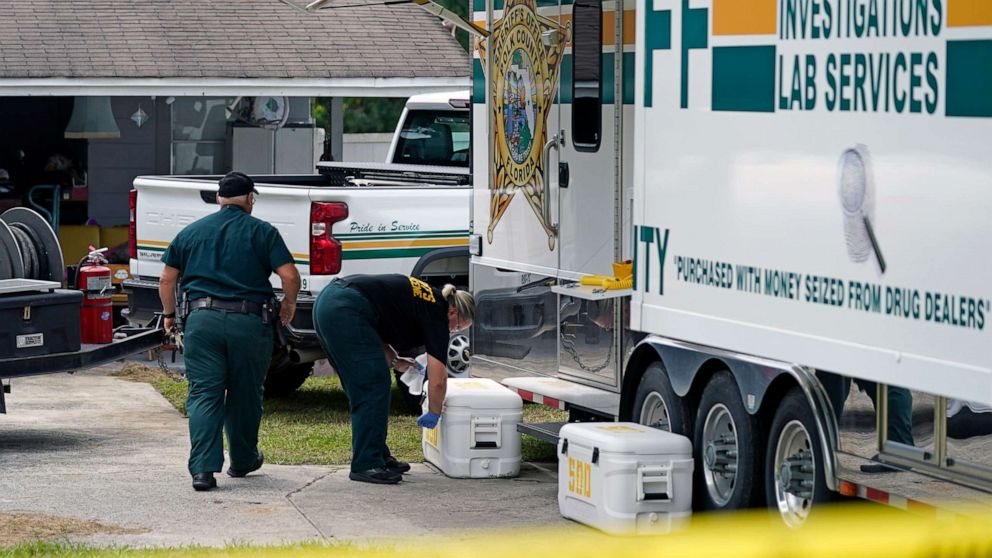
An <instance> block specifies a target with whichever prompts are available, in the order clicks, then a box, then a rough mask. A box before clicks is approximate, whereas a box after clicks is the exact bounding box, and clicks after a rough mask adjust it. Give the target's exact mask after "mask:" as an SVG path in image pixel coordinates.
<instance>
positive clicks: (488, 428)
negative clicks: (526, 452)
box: [422, 378, 523, 478]
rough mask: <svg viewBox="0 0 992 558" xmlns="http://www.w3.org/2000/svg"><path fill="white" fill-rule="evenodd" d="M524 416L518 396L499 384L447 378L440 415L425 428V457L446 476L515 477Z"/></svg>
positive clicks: (475, 379) (517, 471) (425, 407)
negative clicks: (435, 424)
mask: <svg viewBox="0 0 992 558" xmlns="http://www.w3.org/2000/svg"><path fill="white" fill-rule="evenodd" d="M424 410H425V411H426V410H427V402H426V400H425V401H424ZM522 418H523V401H521V399H520V396H519V395H517V394H516V393H514V392H513V391H511V390H509V389H507V388H505V387H503V386H502V385H500V384H499V383H497V382H494V381H493V380H489V379H482V378H449V379H448V392H447V395H446V396H445V398H444V411H443V412H442V413H441V420H440V422H438V424H437V427H436V428H434V429H433V430H427V429H426V428H425V429H424V435H423V441H422V445H423V448H424V458H425V459H427V461H429V462H431V463H433V464H434V465H436V466H437V467H438V468H439V469H441V472H443V473H444V474H446V475H448V476H449V477H460V478H489V477H513V476H516V475H517V474H518V473H519V472H520V433H519V432H517V424H518V423H519V422H520V420H521V419H522Z"/></svg>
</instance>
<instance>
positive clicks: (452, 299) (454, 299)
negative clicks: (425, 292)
mask: <svg viewBox="0 0 992 558" xmlns="http://www.w3.org/2000/svg"><path fill="white" fill-rule="evenodd" d="M441 296H443V297H444V300H445V302H447V303H448V306H449V307H451V308H454V309H455V310H457V311H458V317H460V318H462V319H463V320H468V321H474V320H475V298H474V297H473V296H472V293H470V292H468V291H459V290H458V288H457V287H455V286H454V285H451V284H447V285H445V286H444V287H443V288H442V289H441Z"/></svg>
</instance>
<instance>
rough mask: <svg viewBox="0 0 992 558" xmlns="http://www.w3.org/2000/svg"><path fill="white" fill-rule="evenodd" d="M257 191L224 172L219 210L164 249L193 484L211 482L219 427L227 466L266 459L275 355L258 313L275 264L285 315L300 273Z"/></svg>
mask: <svg viewBox="0 0 992 558" xmlns="http://www.w3.org/2000/svg"><path fill="white" fill-rule="evenodd" d="M257 193H258V192H257V191H256V190H255V184H254V182H253V181H252V179H251V178H250V177H248V176H247V175H245V174H243V173H239V172H231V173H228V174H227V175H226V176H224V177H223V178H221V179H220V183H219V189H218V191H217V203H218V204H219V205H220V206H221V209H220V211H218V212H216V213H214V214H212V215H209V216H207V217H204V218H202V219H200V220H198V221H196V222H194V223H192V224H190V225H189V226H187V227H186V228H185V229H183V230H182V231H180V233H179V234H178V235H176V238H175V240H173V241H172V244H170V245H169V248H168V249H167V250H166V251H165V254H163V255H162V262H163V263H165V269H164V270H163V271H162V277H161V280H160V282H159V296H160V297H161V299H162V309H163V311H164V312H165V327H166V329H167V330H170V329H171V328H172V326H173V323H174V318H175V312H176V298H175V292H176V289H175V287H176V282H177V281H178V280H179V278H180V276H181V277H182V288H183V290H184V291H186V298H187V300H188V301H189V304H188V305H189V315H188V316H187V317H186V327H185V337H184V341H185V351H184V357H185V361H186V377H187V379H188V380H189V395H188V397H187V399H186V410H187V413H188V415H189V437H190V442H191V444H192V447H191V449H190V457H189V472H190V474H191V475H193V488H194V489H196V490H210V489H211V488H214V487H215V486H217V481H216V479H214V473H216V472H220V470H221V469H222V468H223V465H224V440H223V435H222V430H223V429H226V430H227V440H228V447H229V451H230V457H231V464H230V466H229V467H228V469H227V474H228V475H230V476H232V477H243V476H245V475H247V474H248V473H250V472H252V471H256V470H258V469H259V468H260V467H261V466H262V461H263V457H262V452H261V451H259V449H258V426H259V423H260V422H261V420H262V392H263V390H264V382H265V375H266V372H267V371H268V368H269V361H270V360H271V358H272V323H271V321H270V322H268V323H267V322H265V321H264V320H263V317H265V316H267V314H268V309H267V308H265V305H266V304H267V303H268V302H269V301H270V300H271V299H272V297H273V291H272V285H271V284H270V283H269V277H270V276H271V275H272V273H273V271H274V272H275V273H276V274H277V275H278V276H279V278H280V279H281V280H282V290H283V295H284V296H283V300H282V306H281V308H280V311H279V320H280V321H281V322H282V323H283V325H287V324H289V322H290V321H291V320H292V319H293V314H294V313H295V312H296V295H297V294H298V293H299V290H300V274H299V272H298V271H297V270H296V266H295V265H294V263H293V256H292V254H290V252H289V250H288V249H287V248H286V243H285V242H284V241H283V239H282V237H281V236H280V235H279V231H278V230H276V228H275V227H273V226H272V225H270V224H269V223H266V222H265V221H262V220H259V219H256V218H254V217H252V216H251V211H252V208H253V207H254V205H255V195H256V194H257Z"/></svg>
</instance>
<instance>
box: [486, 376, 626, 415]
mask: <svg viewBox="0 0 992 558" xmlns="http://www.w3.org/2000/svg"><path fill="white" fill-rule="evenodd" d="M502 383H503V385H505V386H506V387H508V388H510V389H512V390H513V391H515V392H517V394H518V395H520V398H521V399H523V400H524V401H532V402H534V403H540V404H541V405H546V406H548V407H554V408H556V409H562V410H565V409H569V408H571V407H581V408H582V409H588V410H590V411H592V412H593V413H596V414H600V415H604V416H608V417H615V416H617V415H618V414H619V412H620V394H619V393H613V392H610V391H606V390H605V389H599V388H594V387H591V386H587V385H583V384H578V383H575V382H571V381H568V380H565V379H562V378H551V377H548V376H524V377H517V378H504V379H503V381H502Z"/></svg>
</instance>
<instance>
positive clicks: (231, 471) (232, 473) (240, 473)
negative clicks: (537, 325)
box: [227, 450, 265, 479]
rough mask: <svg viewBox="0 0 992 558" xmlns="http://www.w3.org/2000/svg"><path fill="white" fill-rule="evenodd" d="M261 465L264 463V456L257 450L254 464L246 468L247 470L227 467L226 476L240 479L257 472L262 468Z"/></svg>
mask: <svg viewBox="0 0 992 558" xmlns="http://www.w3.org/2000/svg"><path fill="white" fill-rule="evenodd" d="M262 463H265V456H264V455H262V450H258V459H256V460H255V462H254V463H252V464H251V466H250V467H248V468H247V469H243V470H242V469H235V468H234V467H228V468H227V476H229V477H234V478H236V479H240V478H241V477H244V476H245V475H247V474H248V473H252V472H254V471H257V470H259V469H261V468H262Z"/></svg>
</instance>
